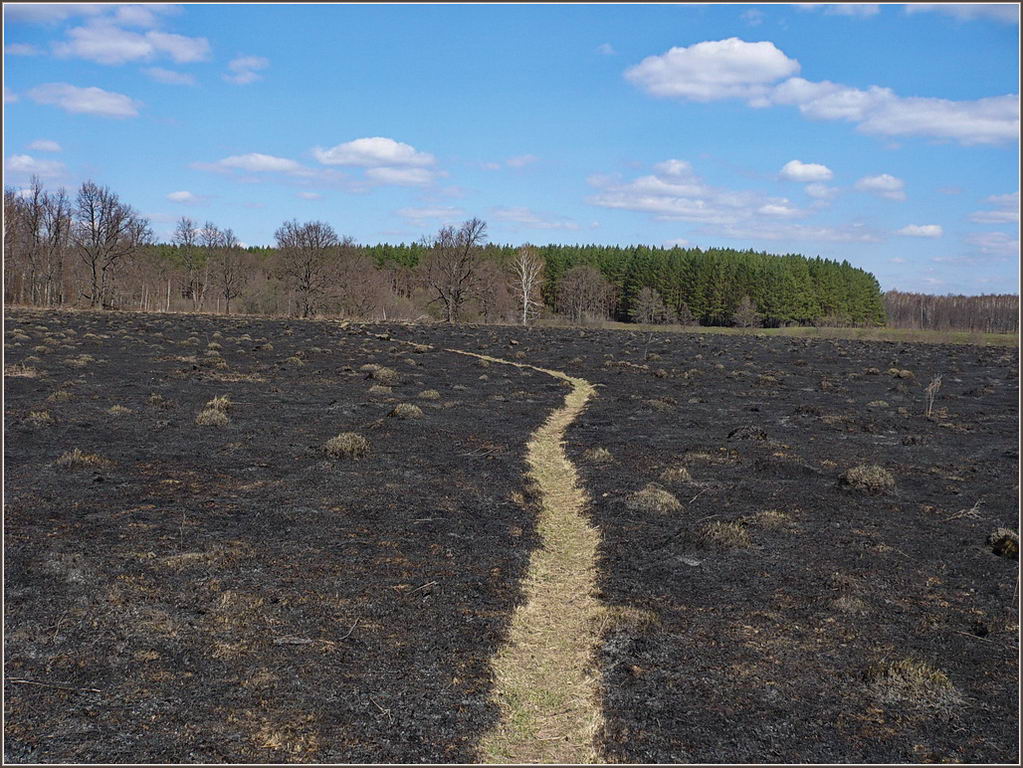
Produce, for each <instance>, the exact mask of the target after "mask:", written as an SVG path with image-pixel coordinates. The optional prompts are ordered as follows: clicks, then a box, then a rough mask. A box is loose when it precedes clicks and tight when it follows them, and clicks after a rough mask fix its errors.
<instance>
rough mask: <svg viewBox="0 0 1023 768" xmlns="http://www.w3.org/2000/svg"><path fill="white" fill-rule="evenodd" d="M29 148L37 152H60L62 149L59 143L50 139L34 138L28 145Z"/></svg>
mask: <svg viewBox="0 0 1023 768" xmlns="http://www.w3.org/2000/svg"><path fill="white" fill-rule="evenodd" d="M28 148H29V149H34V150H36V151H37V152H60V151H62V149H61V146H60V144H58V143H57V142H55V141H52V140H50V139H36V140H35V141H33V142H32V143H31V144H29V145H28Z"/></svg>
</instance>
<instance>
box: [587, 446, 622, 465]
mask: <svg viewBox="0 0 1023 768" xmlns="http://www.w3.org/2000/svg"><path fill="white" fill-rule="evenodd" d="M583 458H584V459H585V460H586V461H588V462H590V463H591V464H607V463H608V462H610V461H614V459H615V457H614V456H612V455H611V451H609V450H608V449H607V448H587V449H586V450H585V451H583Z"/></svg>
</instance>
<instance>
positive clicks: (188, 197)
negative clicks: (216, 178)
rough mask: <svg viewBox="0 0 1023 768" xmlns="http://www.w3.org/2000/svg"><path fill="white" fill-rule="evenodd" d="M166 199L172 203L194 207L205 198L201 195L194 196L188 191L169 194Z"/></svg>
mask: <svg viewBox="0 0 1023 768" xmlns="http://www.w3.org/2000/svg"><path fill="white" fill-rule="evenodd" d="M167 199H168V200H170V201H171V202H172V203H181V204H183V205H195V204H196V203H201V202H202V201H203V200H204V199H205V198H204V197H202V196H201V195H196V194H194V193H193V192H189V191H188V190H185V189H183V190H181V191H180V192H171V193H170V194H169V195H167Z"/></svg>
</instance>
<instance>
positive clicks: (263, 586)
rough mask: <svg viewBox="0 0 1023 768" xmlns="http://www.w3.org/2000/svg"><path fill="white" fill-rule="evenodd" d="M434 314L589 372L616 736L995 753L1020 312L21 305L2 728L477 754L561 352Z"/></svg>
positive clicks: (59, 742)
mask: <svg viewBox="0 0 1023 768" xmlns="http://www.w3.org/2000/svg"><path fill="white" fill-rule="evenodd" d="M399 342H405V343H399ZM444 348H451V349H460V350H465V351H469V352H478V353H481V354H485V355H490V356H493V357H496V358H503V359H508V360H513V361H516V362H521V363H526V364H532V365H537V366H540V367H544V368H549V369H555V370H560V371H564V372H566V373H568V374H570V375H572V376H577V377H581V378H584V379H586V380H588V381H589V382H590V383H592V384H593V385H595V386H596V388H597V395H596V397H594V398H593V399H592V400H591V401H590V402H589V403H588V405H587V406H586V408H585V410H583V411H582V413H581V415H580V416H579V417H578V418H577V419H576V420H575V422H574V423H573V424H571V425H570V426H569V427H568V431H567V434H566V444H567V451H568V455H569V457H570V458H571V459H572V461H573V462H574V463H575V465H576V467H577V468H578V470H579V475H580V479H581V480H582V481H583V483H584V484H585V491H586V492H587V494H588V496H589V499H590V502H589V508H588V510H587V513H586V514H587V515H588V517H589V519H590V521H591V523H592V524H593V525H594V526H596V528H597V529H598V532H599V535H600V539H601V544H600V547H599V556H598V561H597V563H596V569H597V580H598V585H599V592H598V597H599V599H600V601H601V602H602V603H603V604H604V606H605V609H606V610H605V615H604V617H603V619H602V621H601V623H600V626H599V627H597V628H595V632H596V633H597V634H598V648H599V651H598V654H597V657H596V663H597V667H598V670H597V671H598V673H599V678H600V689H601V700H600V702H599V706H600V707H601V708H602V710H603V720H604V724H605V725H604V729H603V731H602V732H601V733H600V734H599V735H598V738H597V742H598V743H597V748H598V752H599V753H600V754H601V755H602V756H603V757H604V758H605V759H607V760H610V761H621V762H855V761H864V762H904V761H907V762H915V761H943V760H945V761H962V762H1014V761H1015V760H1016V757H1017V750H1018V743H1017V735H1016V733H1017V725H1018V723H1017V688H1018V679H1019V678H1018V668H1017V664H1016V659H1017V653H1018V623H1017V622H1018V618H1017V607H1018V598H1015V597H1014V588H1015V586H1016V584H1017V565H1018V560H1017V559H1015V557H1017V556H1018V555H1016V554H1015V553H1014V551H1013V549H1012V547H1013V535H1015V533H1017V532H1018V528H1017V525H1018V523H1017V520H1018V506H1017V500H1018V486H1017V482H1018V452H1017V429H1018V356H1017V352H1016V351H1015V350H1004V349H994V348H982V347H971V346H950V345H923V344H921V345H903V344H890V343H883V342H853V341H840V340H814V341H811V340H805V339H784V338H771V339H764V338H754V337H723V336H703V335H700V334H684V335H669V334H647V333H642V334H641V333H627V332H619V331H595V330H585V331H579V330H542V329H531V330H522V329H516V328H493V327H486V328H473V327H457V326H456V327H440V326H407V327H402V326H382V325H379V326H350V327H343V326H341V325H339V324H334V323H303V322H292V323H288V322H285V321H269V320H253V319H248V318H238V319H223V318H220V319H214V318H201V317H187V316H180V317H179V316H173V317H171V316H168V317H161V316H145V315H102V314H88V313H83V314H59V315H55V314H43V313H30V312H24V311H16V312H11V313H8V324H7V333H6V336H5V351H6V367H5V385H6V396H7V398H6V399H7V403H6V412H5V418H6V423H5V431H6V436H7V438H6V444H7V455H6V465H5V470H6V472H5V490H6V498H7V510H6V519H5V535H6V545H5V548H6V552H5V554H6V571H5V577H6V578H5V598H6V612H5V630H6V660H7V668H6V670H5V673H6V683H7V684H6V691H5V692H6V707H7V710H6V722H7V733H6V757H7V759H8V760H10V761H21V762H24V761H80V762H116V761H147V760H148V761H168V762H177V761H181V762H192V761H208V762H219V761H242V760H244V761H275V762H280V761H297V762H310V761H316V762H473V761H477V760H479V759H480V755H479V752H478V744H479V742H480V739H481V737H482V735H483V734H484V733H485V732H486V731H487V730H488V729H490V728H492V727H493V726H494V724H495V722H496V721H497V719H498V713H497V711H496V708H495V706H494V705H493V704H492V703H490V702H491V695H492V692H493V691H492V688H493V680H492V676H491V673H490V666H489V665H490V661H491V659H492V657H493V654H494V653H495V650H496V649H497V647H498V646H499V645H500V643H501V642H502V640H503V638H504V636H505V634H506V631H507V627H508V622H509V619H510V616H511V614H512V611H513V609H514V607H515V606H516V603H517V602H518V601H519V600H520V597H521V591H520V583H521V581H522V578H523V575H524V573H525V569H526V567H527V565H528V559H529V556H530V554H531V552H532V551H533V550H534V549H535V548H536V546H537V543H538V538H537V534H536V531H535V519H536V504H535V499H534V498H533V496H532V494H531V492H530V489H529V488H527V487H526V483H525V481H524V478H523V473H524V471H525V466H524V460H523V456H524V446H525V444H526V442H527V440H528V439H529V436H530V434H531V433H532V432H533V430H535V429H536V428H537V427H538V426H539V425H540V424H541V423H543V421H544V419H545V418H546V417H547V415H548V414H549V413H550V412H551V411H552V410H553V409H555V408H557V407H558V406H559V405H560V404H561V402H562V400H563V399H564V397H565V393H566V391H567V390H566V388H565V386H564V385H563V384H562V383H560V382H558V381H556V380H554V379H552V378H550V377H548V376H545V375H543V374H541V373H539V372H536V371H532V370H528V369H519V368H513V367H510V366H503V365H499V364H490V365H485V364H484V363H481V362H480V361H478V360H474V359H472V358H468V357H465V356H462V355H456V354H452V353H448V352H444V351H443V350H444ZM367 366H370V367H369V368H367ZM372 366H382V367H378V368H375V369H374V368H372ZM939 374H940V375H941V376H942V379H941V382H940V386H935V387H932V391H931V395H932V396H933V398H932V401H931V402H930V403H929V401H928V393H927V391H926V390H927V386H928V385H929V384H930V383H931V382H932V381H933V380H934V379H935V377H936V376H938V375H939ZM217 398H226V400H225V399H221V400H219V401H218V400H217ZM928 405H930V414H929V415H927V414H926V411H927V409H928ZM405 406H408V407H405ZM411 406H415V408H412V407H411ZM416 409H418V411H419V413H418V414H417V413H416ZM347 433H353V434H354V435H355V436H357V437H358V438H362V439H363V440H364V441H365V442H363V441H362V440H359V439H356V437H353V436H351V435H348V434H347ZM333 438H339V439H335V440H332V439H333ZM75 449H77V450H78V451H79V453H78V454H72V453H71V452H73V451H74V450H75ZM68 454H71V455H68ZM1000 529H1005V531H1004V532H1003V533H1001V534H999V535H996V536H994V537H992V534H995V532H996V531H999V530H1000ZM29 681H31V682H29Z"/></svg>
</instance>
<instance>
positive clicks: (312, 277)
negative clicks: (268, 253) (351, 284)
mask: <svg viewBox="0 0 1023 768" xmlns="http://www.w3.org/2000/svg"><path fill="white" fill-rule="evenodd" d="M274 237H275V238H276V239H277V248H278V259H279V262H278V273H279V275H280V277H281V278H282V279H283V280H284V281H285V282H286V283H287V284H288V286H289V288H290V289H291V290H292V291H293V292H294V293H295V295H296V298H297V300H298V306H299V310H300V311H301V313H302V317H310V316H311V315H312V314H313V313H314V312H315V311H316V309H317V306H318V305H319V304H320V303H321V301H322V299H323V296H324V295H325V294H326V293H327V291H328V290H329V288H330V287H331V284H332V283H333V280H334V272H335V271H336V267H337V260H338V256H339V252H340V250H341V246H342V241H341V240H339V239H338V236H337V233H336V232H335V231H334V228H333V227H331V226H330V225H329V224H325V223H323V222H322V221H310V222H307V223H305V224H299V223H298V221H296V220H294V219H292V220H291V221H286V222H284V224H282V225H281V226H280V228H279V229H278V230H277V232H276V233H274ZM351 243H352V241H351V239H350V238H345V239H344V241H343V244H344V245H345V246H346V247H347V246H350V245H351Z"/></svg>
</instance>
